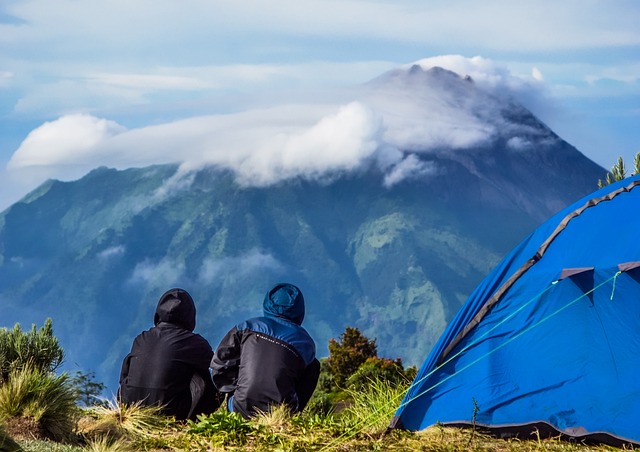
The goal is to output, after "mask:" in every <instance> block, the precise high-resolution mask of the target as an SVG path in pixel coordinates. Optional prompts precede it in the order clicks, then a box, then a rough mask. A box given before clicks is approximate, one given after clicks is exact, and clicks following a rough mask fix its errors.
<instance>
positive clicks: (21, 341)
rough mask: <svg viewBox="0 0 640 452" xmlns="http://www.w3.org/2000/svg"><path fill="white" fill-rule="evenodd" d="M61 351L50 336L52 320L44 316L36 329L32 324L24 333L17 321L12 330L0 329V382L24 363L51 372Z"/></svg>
mask: <svg viewBox="0 0 640 452" xmlns="http://www.w3.org/2000/svg"><path fill="white" fill-rule="evenodd" d="M63 358H64V351H63V350H62V347H61V346H60V344H59V343H58V339H57V338H56V337H55V336H54V335H53V322H52V321H51V319H47V320H46V321H45V323H44V326H43V327H42V328H40V329H39V330H38V329H37V328H36V326H35V325H32V327H31V330H30V331H28V332H24V331H23V330H22V328H21V327H20V325H19V324H16V325H15V326H14V327H13V329H11V330H9V329H7V328H0V384H2V383H3V382H6V381H7V379H8V378H9V374H10V372H11V371H13V370H20V369H22V368H24V367H25V366H27V365H28V366H30V367H32V368H34V369H38V370H42V371H46V372H54V371H55V370H56V369H58V367H60V365H61V364H62V360H63Z"/></svg>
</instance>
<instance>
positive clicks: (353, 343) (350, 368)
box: [327, 327, 378, 387]
mask: <svg viewBox="0 0 640 452" xmlns="http://www.w3.org/2000/svg"><path fill="white" fill-rule="evenodd" d="M377 354H378V349H377V347H376V341H375V339H374V340H369V339H367V338H366V337H365V336H364V335H363V334H362V333H361V332H360V330H359V329H357V328H352V327H347V328H346V329H345V330H344V333H342V335H341V336H340V340H339V341H336V340H335V339H331V340H330V341H329V358H327V369H328V372H329V373H330V374H331V376H332V377H333V381H334V382H335V384H336V385H337V386H338V387H344V384H345V382H346V381H347V379H348V378H349V377H350V376H351V375H353V374H354V373H355V372H356V371H357V370H358V368H359V367H360V366H361V365H362V364H364V362H365V361H366V360H367V359H368V358H372V357H375V356H377Z"/></svg>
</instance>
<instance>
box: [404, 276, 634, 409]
mask: <svg viewBox="0 0 640 452" xmlns="http://www.w3.org/2000/svg"><path fill="white" fill-rule="evenodd" d="M620 273H622V272H620V271H618V272H617V273H616V274H615V275H613V276H611V277H610V278H609V279H606V280H605V281H603V282H601V283H600V284H598V285H597V286H595V287H594V288H593V289H591V290H589V291H588V292H585V293H583V294H582V295H580V296H579V297H577V298H575V299H573V300H571V301H570V302H568V303H567V304H565V305H564V306H561V307H560V308H558V309H557V310H555V311H554V312H552V313H551V314H549V315H548V316H546V317H544V318H542V319H541V320H539V321H538V322H536V323H534V324H532V325H531V326H529V327H528V328H526V329H524V330H522V331H521V332H519V333H518V334H516V335H515V336H513V337H512V338H510V339H508V340H507V341H505V342H503V343H502V344H500V345H498V346H497V347H495V348H493V349H491V350H489V351H488V352H487V353H485V354H484V355H481V356H480V357H478V358H477V359H475V360H474V361H472V362H470V363H469V364H467V365H466V366H464V367H462V368H460V369H459V370H456V371H455V372H454V373H452V374H451V375H449V376H448V377H446V378H444V379H442V380H440V381H438V382H437V383H436V384H434V385H432V386H430V387H429V388H427V389H425V390H424V391H422V392H420V393H419V394H418V395H416V396H413V397H410V398H409V399H407V400H404V401H402V403H401V404H400V405H399V406H398V408H402V407H404V406H405V405H407V404H409V403H411V402H413V401H414V400H416V399H418V398H420V397H422V396H423V395H425V394H427V393H428V392H430V391H432V390H433V389H435V388H437V387H438V386H440V385H441V384H443V383H445V382H446V381H447V380H450V379H452V378H453V377H455V376H457V375H458V374H460V373H461V372H463V371H465V370H467V369H469V368H470V367H472V366H474V365H475V364H477V363H479V362H480V361H483V360H484V359H486V358H487V357H489V356H490V355H492V354H494V353H495V352H497V351H498V350H500V349H501V348H503V347H506V346H507V345H509V344H510V343H511V342H513V341H515V340H516V339H519V338H520V337H522V336H523V335H524V334H525V333H528V332H530V331H532V330H533V329H534V328H537V327H538V326H540V325H541V324H543V323H544V322H546V321H547V320H549V319H551V318H553V317H555V316H556V315H558V314H560V313H561V312H562V311H564V310H565V309H567V308H569V307H571V306H573V305H574V304H576V303H577V302H578V301H580V300H582V299H583V298H584V297H587V296H589V295H590V294H592V293H594V292H595V291H596V290H598V289H600V288H602V287H603V286H605V285H606V284H607V283H609V282H610V281H612V280H613V281H614V283H615V279H616V278H617V277H618V275H619V274H620ZM560 281H561V280H556V281H554V282H552V283H551V285H549V286H548V287H547V288H546V289H544V290H543V291H542V292H540V293H539V294H538V295H536V296H535V297H533V298H532V299H531V300H529V301H528V302H527V303H526V304H524V305H522V307H521V308H520V309H518V310H517V311H516V312H514V313H513V314H512V315H510V316H507V317H506V318H505V319H504V320H503V321H501V322H500V323H498V324H496V325H495V326H494V327H493V328H491V329H490V330H488V331H487V332H486V333H485V334H484V335H482V336H481V337H479V338H478V339H476V341H475V342H472V343H470V344H468V345H467V346H465V347H464V348H462V349H461V350H460V351H459V352H457V353H456V354H455V355H453V356H451V357H450V358H449V359H447V361H445V362H443V363H442V364H440V365H438V366H437V367H436V368H434V369H433V370H432V371H431V372H429V373H428V374H427V375H425V376H423V377H422V378H420V379H418V380H416V381H414V382H413V383H411V386H410V387H409V389H408V390H407V393H408V392H409V391H411V389H412V388H413V387H415V386H416V385H418V384H419V383H421V382H422V381H424V380H425V379H427V378H429V377H430V376H431V375H433V374H434V373H435V372H437V371H438V370H440V369H442V368H443V367H444V366H445V365H446V364H448V363H449V362H450V361H452V360H454V359H455V358H457V357H459V356H460V355H462V354H463V353H464V352H466V351H467V350H469V349H470V348H472V347H474V346H475V345H477V344H479V343H480V342H481V341H482V339H484V338H485V337H486V336H487V335H488V334H489V333H491V332H492V331H493V330H495V329H496V328H498V326H500V325H501V324H502V323H504V322H506V321H507V320H508V319H509V318H510V317H512V316H513V315H515V314H516V313H517V312H519V311H521V310H522V309H523V308H524V307H526V306H527V305H528V304H530V303H531V302H533V301H534V300H536V299H537V298H539V297H541V296H542V295H543V294H544V293H545V292H547V291H548V290H549V289H550V288H551V287H554V286H555V285H556V284H557V283H559V282H560ZM614 286H615V284H614ZM612 296H613V295H612Z"/></svg>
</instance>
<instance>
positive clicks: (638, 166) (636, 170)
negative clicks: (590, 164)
mask: <svg viewBox="0 0 640 452" xmlns="http://www.w3.org/2000/svg"><path fill="white" fill-rule="evenodd" d="M636 174H640V152H638V153H637V154H636V155H635V156H634V158H633V170H632V171H631V175H632V176H634V175H636ZM625 177H627V168H626V167H625V163H624V159H623V158H622V156H619V157H618V161H617V162H616V163H615V164H614V165H613V166H612V167H611V171H610V172H608V173H607V174H606V177H605V180H602V179H599V180H598V188H602V187H605V186H607V185H610V184H613V183H614V182H617V181H619V180H622V179H624V178H625Z"/></svg>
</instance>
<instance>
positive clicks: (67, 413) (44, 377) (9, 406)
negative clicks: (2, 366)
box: [0, 365, 77, 441]
mask: <svg viewBox="0 0 640 452" xmlns="http://www.w3.org/2000/svg"><path fill="white" fill-rule="evenodd" d="M76 401H77V393H76V391H75V389H74V387H73V385H72V384H71V382H70V380H69V377H68V375H67V374H62V375H59V376H56V375H54V374H53V373H52V372H49V371H47V370H43V369H41V368H38V367H33V366H30V365H25V366H23V367H21V368H16V369H12V370H11V372H10V373H9V375H8V378H7V380H6V381H5V382H4V383H3V384H2V386H0V418H1V419H9V418H13V417H19V416H20V417H25V418H30V419H33V420H34V421H35V422H36V423H37V425H38V426H39V428H40V429H41V430H42V431H43V432H44V434H45V435H46V436H47V437H48V438H51V439H54V440H58V441H62V440H67V439H69V438H70V437H71V434H72V432H73V428H74V425H75V416H76V414H77V407H76Z"/></svg>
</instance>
